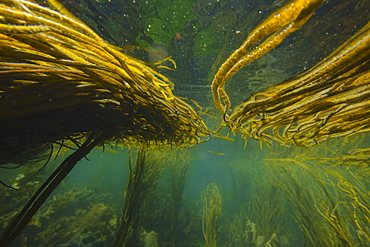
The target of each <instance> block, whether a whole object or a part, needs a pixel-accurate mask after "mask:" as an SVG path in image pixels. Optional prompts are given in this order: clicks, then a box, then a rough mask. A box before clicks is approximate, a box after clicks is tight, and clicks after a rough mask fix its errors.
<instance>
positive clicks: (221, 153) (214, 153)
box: [206, 150, 226, 155]
mask: <svg viewBox="0 0 370 247" xmlns="http://www.w3.org/2000/svg"><path fill="white" fill-rule="evenodd" d="M206 151H207V152H209V153H211V154H217V155H226V154H225V153H216V152H213V151H211V150H206Z"/></svg>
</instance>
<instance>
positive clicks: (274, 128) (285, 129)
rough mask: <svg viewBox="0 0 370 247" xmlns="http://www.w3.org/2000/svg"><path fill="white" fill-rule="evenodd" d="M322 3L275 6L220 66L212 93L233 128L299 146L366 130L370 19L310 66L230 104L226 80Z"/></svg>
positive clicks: (297, 0)
mask: <svg viewBox="0 0 370 247" xmlns="http://www.w3.org/2000/svg"><path fill="white" fill-rule="evenodd" d="M322 2H324V1H323V0H294V1H291V2H289V3H288V4H286V5H285V6H283V7H281V8H280V9H278V10H276V11H275V12H273V13H272V14H270V15H269V17H268V18H266V19H265V20H264V21H263V22H262V23H261V24H259V25H258V26H257V27H256V28H254V30H252V32H251V33H250V34H249V35H248V37H247V38H246V40H245V41H244V42H243V44H242V45H241V46H240V47H239V48H238V49H236V50H235V51H234V52H233V53H232V54H231V55H230V56H229V57H228V58H227V60H226V61H225V62H224V63H223V64H222V65H221V66H220V68H219V70H218V71H217V73H216V75H215V76H214V79H213V82H212V93H213V96H214V102H215V104H216V106H217V108H218V109H219V110H220V111H221V112H222V113H223V114H224V121H225V125H226V126H228V127H229V128H230V129H231V130H232V131H234V132H235V131H238V132H240V133H241V134H242V135H243V136H244V137H247V136H249V137H252V138H255V139H258V140H261V141H265V142H268V143H270V142H271V140H275V141H278V142H282V143H292V144H295V145H298V146H313V145H315V144H317V143H320V142H323V141H326V140H330V139H332V138H335V137H341V136H347V135H352V134H355V133H361V132H366V131H369V129H370V118H369V115H370V101H369V95H370V90H369V89H370V79H369V78H370V77H369V70H368V61H369V57H370V49H369V47H370V42H369V40H370V35H369V34H370V23H368V24H366V25H365V26H364V27H363V28H362V29H360V30H359V31H358V32H357V33H356V34H354V35H353V36H352V37H351V38H349V39H348V40H347V41H346V42H344V43H343V44H342V45H341V46H339V47H338V48H337V49H336V50H334V51H333V52H332V53H331V54H330V55H329V56H327V57H326V58H325V59H323V60H322V61H321V62H319V63H317V64H316V65H315V66H313V67H312V68H311V69H309V70H307V71H305V72H303V73H301V74H300V75H298V76H296V77H294V78H291V79H289V80H287V81H285V82H282V83H280V84H277V85H274V86H272V87H270V88H268V89H266V90H264V91H262V92H258V93H255V94H253V95H252V96H251V97H250V98H249V99H248V100H246V101H243V102H242V103H240V104H239V105H237V106H236V107H235V108H233V109H232V108H231V102H230V97H229V95H228V94H227V92H226V90H225V83H226V81H227V80H228V79H229V78H230V77H231V76H232V75H233V74H235V73H236V72H237V71H238V70H240V69H241V68H242V67H243V66H245V65H247V64H248V63H250V62H252V61H254V60H256V59H258V58H259V57H261V56H263V55H264V54H266V53H267V52H269V51H271V50H272V49H273V48H275V47H276V46H277V45H279V44H280V43H281V42H282V41H283V40H284V39H285V37H287V36H288V35H289V34H290V33H292V32H294V31H296V30H297V29H299V28H300V27H301V26H302V25H303V24H304V23H305V22H306V21H307V20H308V19H309V18H310V17H311V16H312V15H313V13H314V11H315V9H316V8H317V7H318V6H319V5H320V4H321V3H322ZM265 37H267V38H266V39H264V38H265ZM263 39H264V40H263ZM261 40H262V41H261ZM260 41H261V43H258V42H260ZM256 44H258V45H256ZM253 46H255V47H253Z"/></svg>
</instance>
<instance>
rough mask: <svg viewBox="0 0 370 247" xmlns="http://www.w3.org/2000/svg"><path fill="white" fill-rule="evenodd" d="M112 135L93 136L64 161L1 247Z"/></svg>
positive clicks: (9, 230)
mask: <svg viewBox="0 0 370 247" xmlns="http://www.w3.org/2000/svg"><path fill="white" fill-rule="evenodd" d="M112 133H113V132H112V130H111V129H108V130H107V131H104V132H103V133H102V134H100V135H99V136H98V137H97V138H95V140H94V137H95V136H96V135H95V134H91V135H90V136H89V137H88V138H87V140H86V141H85V143H84V144H83V145H82V146H81V147H80V148H79V149H78V150H76V151H75V152H74V153H73V154H71V155H70V156H68V157H67V158H66V159H65V160H64V161H63V163H62V164H61V165H60V166H59V167H58V168H57V169H56V170H55V171H54V172H53V173H52V174H51V176H50V177H49V178H48V179H47V180H46V181H45V182H44V184H43V185H42V186H41V187H40V188H39V189H38V191H37V192H36V193H35V194H34V195H33V196H32V198H31V199H30V200H29V202H28V203H27V204H26V206H25V207H24V208H23V209H22V211H21V212H20V213H19V214H18V215H17V216H16V217H15V218H14V220H13V222H12V223H11V224H9V225H8V227H7V229H6V231H5V233H4V234H3V236H1V239H0V246H1V247H3V246H7V245H8V244H9V243H11V242H12V241H13V240H14V239H15V238H16V237H17V236H18V235H19V234H20V233H21V232H22V231H23V229H24V228H25V227H26V226H27V224H28V223H29V221H30V220H31V218H32V216H33V215H34V214H35V213H36V212H37V210H38V209H39V208H40V207H41V205H42V204H43V203H44V202H45V201H46V199H47V198H48V197H49V195H50V194H51V193H52V192H53V191H54V189H55V188H56V187H58V185H59V184H60V183H61V182H62V181H63V179H64V178H65V177H66V176H67V175H68V173H69V172H70V171H71V170H72V169H73V167H74V166H75V165H76V164H77V162H78V161H79V160H80V159H82V158H83V157H85V156H86V155H87V154H88V153H89V152H90V151H91V150H92V149H93V148H94V147H96V146H97V145H98V144H100V143H101V142H103V141H104V140H107V139H109V138H110V137H112Z"/></svg>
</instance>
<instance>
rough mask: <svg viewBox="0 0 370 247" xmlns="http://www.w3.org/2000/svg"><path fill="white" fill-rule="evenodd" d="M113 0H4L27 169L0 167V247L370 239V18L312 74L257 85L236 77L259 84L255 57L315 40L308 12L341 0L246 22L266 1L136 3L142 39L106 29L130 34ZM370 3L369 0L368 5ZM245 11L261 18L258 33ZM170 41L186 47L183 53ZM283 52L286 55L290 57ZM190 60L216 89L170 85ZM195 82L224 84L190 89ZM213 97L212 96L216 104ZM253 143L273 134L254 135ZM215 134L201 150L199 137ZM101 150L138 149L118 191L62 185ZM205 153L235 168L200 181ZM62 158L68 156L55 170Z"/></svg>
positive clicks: (14, 159) (271, 9) (4, 143)
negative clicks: (121, 27)
mask: <svg viewBox="0 0 370 247" xmlns="http://www.w3.org/2000/svg"><path fill="white" fill-rule="evenodd" d="M108 2H109V3H110V2H111V1H108ZM108 2H104V1H91V0H86V1H84V3H81V5H79V3H78V1H76V2H74V1H72V2H70V1H65V2H63V3H64V4H68V3H69V5H70V6H69V8H70V9H72V10H74V11H76V13H77V12H79V14H80V15H81V17H83V18H86V19H85V20H87V23H85V22H83V21H82V20H80V18H79V17H76V16H75V15H74V14H72V12H71V11H70V10H67V8H66V7H64V5H63V4H62V3H59V2H58V1H56V0H47V1H38V0H5V1H2V2H1V3H0V128H1V129H2V131H1V133H0V148H1V152H0V167H1V168H4V169H3V170H2V171H4V174H5V175H4V176H7V175H6V174H8V173H7V172H9V171H13V169H15V168H16V170H15V171H17V170H19V171H20V172H19V174H17V176H16V177H15V179H11V178H5V179H3V177H1V179H2V180H4V181H1V183H2V184H4V185H5V186H6V187H1V188H0V189H1V190H0V193H1V200H2V202H1V207H0V212H1V215H0V217H1V219H2V225H1V226H0V228H1V230H2V231H3V232H2V237H1V240H0V246H7V245H12V244H15V245H17V244H18V246H21V245H22V246H23V245H24V246H32V245H34V246H71V245H73V244H75V245H77V246H82V245H84V246H86V245H88V246H93V245H94V244H103V243H104V244H106V245H107V246H144V247H149V246H151V247H155V246H179V247H181V246H207V247H211V246H212V247H214V246H230V247H231V246H232V247H237V246H240V247H241V246H243V247H245V246H251V247H252V246H253V247H271V246H276V247H283V246H369V245H370V228H369V225H370V194H369V191H370V188H369V185H370V181H369V177H370V176H369V175H370V150H369V134H368V133H367V132H368V131H369V127H370V97H369V96H370V77H369V68H368V67H369V64H368V63H369V58H370V49H369V48H370V43H369V40H370V39H369V34H370V24H369V23H365V22H363V20H362V22H361V25H360V24H355V25H356V28H355V30H352V31H353V32H352V33H348V34H347V35H345V36H343V37H342V39H341V41H342V42H343V43H342V44H339V43H338V44H337V45H333V46H327V47H326V53H324V54H325V56H324V57H322V58H321V59H319V61H315V63H316V64H315V65H313V66H311V68H309V69H305V70H304V71H303V72H301V73H295V74H294V76H293V77H291V78H289V79H286V80H284V81H283V82H280V81H279V82H277V83H273V85H270V84H266V86H265V87H264V88H261V85H259V86H258V90H257V91H253V92H250V93H252V94H251V96H250V97H248V96H247V93H249V92H242V96H241V95H239V94H238V92H239V91H241V90H240V89H238V90H235V88H236V87H235V86H232V85H235V83H236V82H235V80H233V78H235V77H237V76H238V74H239V76H240V74H241V76H240V77H238V80H240V78H242V79H243V80H245V81H243V83H244V82H245V84H247V83H249V81H248V80H252V79H251V78H252V77H249V75H250V73H251V72H245V71H244V70H243V67H245V66H247V67H248V66H256V64H254V65H253V61H255V60H257V59H260V60H259V61H260V62H259V64H257V66H258V65H261V64H263V60H261V59H262V58H263V57H266V56H267V55H269V54H271V53H273V51H274V50H275V49H278V46H280V45H284V42H285V45H286V44H287V43H290V42H292V43H294V42H293V41H292V40H294V39H297V38H296V36H293V38H292V40H289V42H287V39H289V37H292V35H302V36H303V37H309V36H311V35H315V24H312V22H311V23H310V20H311V18H314V17H315V12H316V10H317V9H318V8H320V6H322V5H323V4H326V3H324V2H326V1H324V0H292V1H268V2H269V4H266V6H265V5H263V6H260V7H261V9H262V10H268V11H266V13H267V14H264V15H261V17H257V15H256V14H250V15H248V16H245V13H244V12H247V11H246V9H247V8H248V7H251V8H254V7H256V6H259V5H258V2H255V1H250V3H249V5H248V6H247V5H246V2H247V1H231V0H230V1H224V2H222V1H210V2H208V1H202V0H198V1H187V2H186V4H182V2H181V1H173V4H174V5H173V9H172V5H169V4H167V2H166V1H159V0H156V1H154V2H150V1H149V2H148V1H147V2H146V3H142V4H143V5H142V6H141V5H140V6H141V7H136V5H135V4H136V1H134V2H133V3H127V4H126V3H124V2H122V3H121V2H120V3H121V4H122V5H124V6H125V8H126V7H127V9H130V11H132V15H133V16H136V17H137V18H138V19H139V20H140V21H141V24H140V25H138V24H137V23H136V24H135V25H132V26H135V27H139V26H142V28H143V29H145V30H146V31H142V30H133V31H132V33H133V34H134V35H135V37H129V41H131V42H137V43H138V44H134V43H133V44H117V43H116V42H115V44H111V43H108V42H107V41H106V40H105V39H104V38H102V37H101V36H100V35H104V34H105V33H106V35H107V37H105V38H106V39H107V40H110V41H117V40H122V37H121V38H120V39H119V38H116V37H115V34H109V32H107V31H106V30H105V29H104V28H102V25H110V24H111V23H116V22H115V21H114V19H109V17H108V13H107V14H104V15H103V17H105V18H106V19H104V21H102V20H100V21H96V22H95V20H94V18H93V17H94V15H93V14H92V12H94V11H98V12H99V10H98V9H99V6H104V4H108ZM138 4H140V2H139V3H138ZM345 4H346V3H341V4H340V3H338V4H337V5H335V6H332V7H333V9H332V12H329V14H330V15H331V16H333V15H335V13H337V11H340V10H342V9H344V8H346V7H348V6H349V5H345ZM347 4H349V3H347ZM369 7H370V6H369V4H368V3H367V2H366V1H358V3H357V4H355V5H353V6H352V9H353V10H354V11H359V10H361V9H366V8H367V9H368V8H369ZM83 8H87V9H88V10H86V11H85V12H84V11H82V9H83ZM242 10H243V11H242ZM107 11H108V10H107ZM109 11H113V10H112V8H111V9H109ZM171 11H173V13H172V16H170V17H168V16H167V15H168V12H171ZM141 12H142V13H141ZM248 12H250V13H252V12H253V11H250V10H249V9H248ZM365 12H366V11H365ZM256 13H257V12H256ZM333 13H334V14H333ZM130 14H131V13H130ZM321 15H322V13H321ZM113 16H115V17H114V18H118V17H117V15H113ZM179 16H180V17H179ZM136 17H135V18H133V19H131V20H134V19H135V21H136ZM147 17H148V18H147ZM130 18H131V17H130ZM130 18H129V17H127V16H125V18H124V19H120V22H119V23H124V22H125V21H127V20H130ZM179 18H180V19H179ZM243 18H244V19H245V20H246V21H249V22H250V21H252V20H254V21H255V20H257V19H258V20H259V23H260V24H258V25H257V26H256V27H252V26H249V27H248V28H249V29H248V28H247V27H246V26H247V25H249V23H246V21H242V19H243ZM333 18H334V17H333ZM343 18H344V17H343ZM356 18H359V19H360V17H358V16H356V17H354V19H356ZM366 21H368V20H366ZM90 22H91V23H90ZM107 23H108V24H107ZM171 24H173V25H171ZM127 25H129V24H127ZM170 25H171V26H170ZM341 25H344V24H341ZM348 25H350V24H348ZM357 25H360V26H357ZM91 27H94V28H96V29H97V30H93V29H92V28H91ZM328 27H330V25H328ZM114 28H117V27H114ZM305 28H306V29H305ZM112 29H113V27H112ZM131 29H132V28H131ZM247 29H248V30H247ZM129 30H130V29H127V30H125V34H126V33H130V31H129ZM249 30H251V31H249ZM97 32H98V33H99V34H97ZM299 32H300V33H299ZM241 33H243V34H245V36H244V37H246V39H245V40H244V42H242V39H244V38H241ZM247 33H249V34H247ZM297 33H299V34H297ZM108 36H109V37H108ZM219 36H225V37H226V40H222V39H220V40H215V39H216V38H217V37H219ZM335 36H336V35H335ZM298 37H300V36H298ZM312 40H314V38H312ZM297 42H300V41H297ZM330 42H333V41H332V40H330ZM240 43H242V44H241V45H240ZM328 43H329V42H328ZM207 44H209V45H210V47H209V48H208V47H207ZM137 45H141V46H146V47H139V46H137ZM239 45H240V47H239V48H237V46H239ZM233 46H235V47H233ZM321 46H322V45H321ZM157 48H158V49H159V50H158V49H157ZM167 48H168V49H170V48H171V49H172V52H174V53H176V52H177V53H176V55H174V57H173V58H171V57H169V56H168V54H167V53H168V50H166V49H167ZM300 49H302V50H303V51H304V52H306V53H307V50H304V48H300ZM292 50H293V51H294V49H292ZM302 50H301V52H302ZM228 52H230V53H231V55H230V56H229V57H228V58H226V59H225V61H224V62H221V61H222V60H223V59H224V58H225V54H227V53H228ZM290 52H291V51H290ZM169 53H171V52H169ZM267 53H268V54H267ZM179 54H182V55H181V56H180V55H179ZM282 54H283V53H282ZM211 56H213V57H212V59H209V58H210V57H211ZM269 56H270V57H269V58H271V61H277V62H278V61H279V59H280V58H281V59H283V58H284V56H285V55H281V56H280V55H279V56H276V55H269ZM321 56H323V55H321ZM153 58H156V61H153ZM176 58H178V59H179V60H180V61H179V62H178V66H179V67H181V66H182V65H183V67H182V68H180V69H179V70H178V71H180V73H179V74H176V73H177V72H176V71H177V70H176V62H177V61H178V59H176ZM191 59H198V62H199V61H202V59H203V61H206V60H207V62H205V63H206V64H208V65H209V67H207V68H204V67H201V66H200V68H194V69H193V70H194V71H197V70H203V71H206V73H208V74H207V76H206V77H208V78H211V76H213V75H210V73H213V72H215V75H214V77H213V81H212V83H211V85H210V86H206V85H203V84H202V83H198V82H196V83H195V84H194V85H190V82H187V83H189V85H188V86H189V94H185V96H186V97H180V96H177V92H176V91H174V90H175V88H174V83H172V80H173V81H175V82H176V79H177V78H178V79H179V80H180V81H181V80H182V79H184V78H188V77H184V78H182V76H181V75H182V74H181V73H182V72H183V71H184V68H187V69H189V71H187V74H190V73H191V72H192V71H193V70H191V71H190V68H189V67H186V66H188V65H189V64H191V61H192V60H191ZM175 60H176V61H175ZM208 60H212V62H211V63H209V62H208ZM261 61H262V62H261ZM182 62H184V63H183V64H182ZM217 67H219V68H218V69H217ZM207 71H208V72H207ZM243 73H244V74H243ZM245 73H247V76H246V75H245ZM248 73H249V74H248ZM169 78H171V79H169ZM189 78H190V77H189ZM253 78H255V77H253ZM227 81H229V82H231V83H229V84H230V85H231V86H230V87H227V86H228V85H229V84H226V82H227ZM240 84H241V82H238V84H237V85H238V86H239V85H240ZM180 86H181V85H180ZM192 86H195V87H199V88H201V89H202V90H203V89H207V90H208V91H209V92H207V93H206V94H205V95H202V96H201V97H200V98H199V100H198V99H191V88H192ZM234 91H235V92H234ZM180 92H181V91H179V93H180ZM205 96H210V97H213V103H214V104H211V105H210V106H208V107H207V108H202V107H201V105H204V104H207V102H206V98H207V97H205ZM241 98H242V100H240V99H241ZM198 101H199V102H198ZM234 104H235V105H236V106H234ZM217 111H218V112H217ZM220 122H221V124H220ZM216 125H217V127H215V128H214V129H211V128H209V127H208V126H212V127H214V126H216ZM231 133H233V134H236V133H239V134H240V136H241V138H240V137H239V136H233V137H232V136H230V134H231ZM211 137H216V138H217V139H215V138H212V140H211ZM250 138H252V139H256V140H258V141H259V142H260V143H259V145H256V142H253V141H249V144H248V145H246V144H247V140H248V139H250ZM219 139H221V140H219ZM209 140H211V141H210V142H207V143H205V144H204V145H210V147H209V148H208V149H207V150H206V151H207V152H204V153H207V154H203V153H202V152H203V149H202V145H199V146H198V144H200V143H203V142H206V141H209ZM231 141H234V142H231ZM243 141H244V149H245V150H241V149H240V150H239V147H243ZM263 142H265V143H267V144H268V149H266V148H263V145H262V143H263ZM214 143H216V144H214ZM218 143H222V144H220V145H223V146H219V147H218V146H217V145H218ZM125 147H128V148H129V150H130V151H129V152H126V151H123V150H126V148H125ZM213 148H216V149H213ZM217 148H221V150H217ZM97 149H103V150H109V151H111V153H119V154H121V155H122V154H125V157H126V159H127V160H128V165H127V167H128V168H127V169H128V171H127V173H122V175H120V180H121V181H126V184H125V186H124V187H123V183H121V185H122V186H121V187H120V188H121V190H120V191H123V195H121V196H118V197H119V200H117V199H116V198H113V196H112V193H113V192H112V191H113V189H112V188H109V190H111V192H104V193H102V192H99V191H98V189H96V191H93V190H92V189H91V188H89V189H87V188H84V187H83V188H78V189H75V188H74V189H70V188H68V187H67V186H66V185H65V184H63V183H62V182H63V180H64V179H65V178H66V177H67V175H68V174H69V173H70V172H71V171H72V169H74V168H75V165H76V164H77V162H79V161H80V160H81V159H83V158H86V156H87V155H88V154H89V153H90V152H94V150H97ZM261 149H262V150H261ZM134 154H135V155H134ZM198 154H201V155H200V156H197V155H198ZM230 154H231V156H232V157H231V158H230ZM64 155H66V158H65V159H64V160H60V159H61V158H62V156H64ZM134 156H135V157H136V158H133V157H134ZM193 156H194V157H201V158H200V159H201V160H205V161H206V162H204V164H199V165H198V166H201V167H202V166H205V165H211V163H215V164H212V165H213V166H214V167H217V165H218V164H217V163H222V162H224V163H223V165H222V166H220V167H222V168H220V167H219V169H223V170H222V175H221V177H219V176H216V175H214V174H213V175H212V179H208V178H211V175H210V176H209V177H208V176H207V174H208V172H209V170H210V168H209V167H208V168H207V171H206V172H205V171H203V172H204V174H202V176H200V177H199V178H198V181H194V180H192V181H191V182H189V180H190V178H189V177H191V176H194V173H192V171H194V170H195V169H197V168H196V166H193V163H194V162H198V161H197V159H193ZM213 157H222V158H220V160H219V161H218V160H215V159H214V158H213ZM224 158H225V159H224ZM53 159H58V160H57V162H60V165H59V166H58V167H56V168H52V167H51V168H50V167H49V165H47V163H53V162H54V161H53ZM126 159H125V160H124V161H126ZM124 161H122V158H120V165H119V166H120V167H121V166H124V165H123V163H124ZM81 162H82V161H81ZM102 162H106V161H102ZM107 164H108V163H107ZM112 167H114V166H112V165H109V166H108V165H105V163H104V169H105V170H109V169H116V168H117V167H115V168H112ZM49 169H53V170H52V171H50V170H49ZM85 169H89V168H85ZM45 170H46V171H45ZM225 171H226V172H225ZM43 172H44V173H43ZM227 172H229V173H227ZM32 174H36V176H32ZM210 174H211V172H210ZM99 175H100V174H99ZM228 179H230V180H228ZM200 182H201V184H200V187H202V188H201V190H202V192H201V193H198V192H197V193H194V194H197V195H196V196H197V197H196V199H195V200H193V201H191V200H189V199H188V198H187V197H189V192H187V191H186V188H187V186H195V185H196V184H197V183H200ZM207 184H208V185H207ZM59 185H61V188H59V189H60V190H56V191H54V190H55V189H56V188H57V187H58V186H59ZM203 187H204V188H203ZM191 188H192V190H195V189H194V187H191ZM11 189H13V190H11ZM114 189H116V187H115V188H114ZM19 190H20V191H19ZM97 195H99V196H97ZM193 196H194V195H193ZM77 198H78V199H77ZM75 200H77V201H75ZM26 201H28V202H27V203H25V202H26ZM117 204H120V206H117ZM22 207H23V209H22ZM61 215H64V216H62V217H61ZM25 228H26V229H25ZM24 229H25V230H24ZM23 230H24V231H23ZM216 240H217V241H216Z"/></svg>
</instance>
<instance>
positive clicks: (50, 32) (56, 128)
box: [0, 0, 209, 246]
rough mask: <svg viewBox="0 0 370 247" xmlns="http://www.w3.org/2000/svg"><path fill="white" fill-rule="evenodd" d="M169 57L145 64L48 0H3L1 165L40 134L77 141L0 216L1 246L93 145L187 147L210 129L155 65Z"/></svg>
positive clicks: (37, 141) (41, 139) (43, 141)
mask: <svg viewBox="0 0 370 247" xmlns="http://www.w3.org/2000/svg"><path fill="white" fill-rule="evenodd" d="M170 62H171V60H170V59H165V60H163V61H159V62H157V63H146V62H143V61H140V60H138V59H135V58H133V57H131V56H129V55H127V54H125V53H124V52H123V51H122V49H121V48H120V47H116V46H113V45H111V44H109V43H107V42H106V41H105V40H104V39H103V38H101V37H99V36H98V35H97V34H96V33H95V32H94V31H93V30H92V29H91V28H89V26H87V25H86V24H85V23H83V22H82V21H80V20H79V19H78V18H76V17H75V16H74V15H73V14H72V13H70V12H69V11H68V10H67V9H66V8H64V7H63V6H62V5H61V4H60V3H59V2H57V1H56V0H48V1H32V0H30V1H27V0H4V1H2V3H1V4H0V76H1V83H0V128H1V129H2V130H6V131H2V132H1V134H0V140H1V141H0V146H1V149H2V152H1V156H0V164H1V165H5V164H7V163H10V162H12V158H13V157H15V156H17V155H18V154H20V153H22V152H24V151H29V150H32V149H35V148H39V147H40V146H44V145H48V143H61V144H62V145H63V140H66V139H67V140H71V141H72V142H74V144H75V145H76V146H77V150H76V151H75V152H74V153H73V154H71V155H70V156H69V157H68V158H66V159H65V161H64V162H63V163H62V164H61V165H60V166H59V167H58V168H57V169H56V170H55V172H54V173H53V174H52V175H51V176H50V178H49V179H48V180H47V181H46V182H45V183H44V184H43V185H42V186H41V188H40V189H39V190H38V191H37V192H36V193H35V195H34V196H33V197H32V198H31V200H30V201H29V203H28V204H27V205H26V206H25V207H24V209H23V210H22V211H21V212H20V213H19V214H18V216H17V217H16V218H15V219H14V220H13V222H12V223H11V224H9V225H8V228H7V230H6V231H5V233H4V235H3V236H2V239H1V241H0V242H1V245H2V246H5V245H7V244H8V243H9V242H11V241H12V240H14V239H15V237H16V236H17V235H19V234H20V232H21V231H22V230H23V229H24V227H25V226H26V225H27V223H28V222H29V220H30V219H31V217H32V215H33V214H34V213H35V212H36V211H37V210H38V208H39V207H40V206H41V205H42V203H43V202H44V201H45V200H46V199H47V197H48V196H49V195H50V193H51V192H52V191H53V190H54V189H55V188H56V187H57V186H58V184H59V183H60V182H61V181H62V180H63V179H64V177H65V176H66V175H67V174H68V173H69V172H70V171H71V170H72V169H73V167H74V166H75V164H76V163H77V162H78V161H79V160H80V159H81V158H83V157H85V156H86V155H87V154H88V153H89V151H90V150H91V149H93V148H94V147H96V146H97V145H102V144H104V143H105V142H108V141H117V142H121V143H123V144H130V145H131V146H140V145H149V146H154V145H161V146H165V145H166V146H172V145H178V146H189V145H194V144H197V143H199V142H200V141H201V140H200V139H201V138H202V137H204V136H207V135H208V134H209V131H208V128H207V127H206V126H205V124H204V123H203V121H202V119H201V118H200V117H199V116H198V115H197V113H196V112H195V111H194V110H193V108H192V107H191V106H189V105H188V104H187V103H186V102H185V101H183V100H181V99H179V98H178V97H176V96H174V95H173V94H172V88H173V84H172V83H171V82H170V81H169V80H168V79H167V78H166V77H165V76H163V75H161V74H160V73H158V72H157V68H160V67H167V66H165V65H163V63H170ZM49 146H51V145H50V144H49ZM29 153H30V154H33V152H29ZM28 158H30V157H28Z"/></svg>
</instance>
